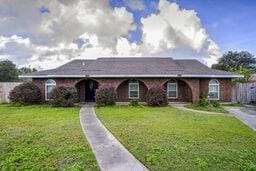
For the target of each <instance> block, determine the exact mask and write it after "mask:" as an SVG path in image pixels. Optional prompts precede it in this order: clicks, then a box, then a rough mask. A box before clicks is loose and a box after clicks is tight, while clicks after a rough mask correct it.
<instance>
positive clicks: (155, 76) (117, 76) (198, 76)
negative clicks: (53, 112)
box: [19, 74, 244, 78]
mask: <svg viewBox="0 0 256 171" xmlns="http://www.w3.org/2000/svg"><path fill="white" fill-rule="evenodd" d="M170 77H174V78H179V77H180V78H243V77H244V76H243V75H209V74H206V75H188V74H186V75H181V74H179V75H37V76H32V75H20V76H19V78H170Z"/></svg>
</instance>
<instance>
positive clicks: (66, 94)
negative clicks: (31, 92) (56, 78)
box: [50, 86, 77, 107]
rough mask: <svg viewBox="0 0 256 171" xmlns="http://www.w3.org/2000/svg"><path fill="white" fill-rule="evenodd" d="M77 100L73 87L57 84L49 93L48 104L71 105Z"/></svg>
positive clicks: (57, 105)
mask: <svg viewBox="0 0 256 171" xmlns="http://www.w3.org/2000/svg"><path fill="white" fill-rule="evenodd" d="M75 102H77V91H76V88H75V87H65V86H59V87H56V88H54V89H53V90H52V92H51V93H50V104H51V105H52V106H55V107H72V106H74V104H75Z"/></svg>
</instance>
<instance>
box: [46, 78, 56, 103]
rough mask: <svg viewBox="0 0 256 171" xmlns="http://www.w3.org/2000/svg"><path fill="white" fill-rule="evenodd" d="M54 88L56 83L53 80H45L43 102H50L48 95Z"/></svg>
mask: <svg viewBox="0 0 256 171" xmlns="http://www.w3.org/2000/svg"><path fill="white" fill-rule="evenodd" d="M55 87H56V82H55V81H54V80H52V79H51V80H47V81H46V82H45V100H50V93H51V91H52V90H53V89H54V88H55Z"/></svg>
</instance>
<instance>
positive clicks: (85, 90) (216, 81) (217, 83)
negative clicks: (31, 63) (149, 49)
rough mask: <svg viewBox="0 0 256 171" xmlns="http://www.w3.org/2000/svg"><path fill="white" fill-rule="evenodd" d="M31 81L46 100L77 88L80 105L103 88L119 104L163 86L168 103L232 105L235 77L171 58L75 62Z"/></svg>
mask: <svg viewBox="0 0 256 171" xmlns="http://www.w3.org/2000/svg"><path fill="white" fill-rule="evenodd" d="M20 77H21V78H32V80H33V82H34V83H35V84H36V85H37V86H38V87H39V88H40V89H41V91H42V98H43V100H49V93H50V92H51V90H52V89H53V88H54V87H55V86H74V87H76V88H77V91H78V95H79V101H80V102H87V101H94V100H95V91H96V89H98V88H99V87H101V86H112V87H114V88H115V89H116V92H117V96H118V98H117V101H119V102H127V101H129V100H130V99H139V101H145V100H146V93H147V91H148V89H150V88H151V87H155V86H161V87H163V88H164V89H165V91H166V93H167V97H168V99H169V101H178V102H196V101H197V100H198V99H199V96H200V95H203V94H204V95H207V94H210V98H211V99H213V100H220V101H223V102H229V101H231V94H232V84H231V78H236V77H242V76H241V75H235V74H233V73H229V72H225V71H220V70H214V69H210V68H208V67H207V66H205V65H203V64H202V63H200V62H199V61H197V60H189V59H188V60H187V59H186V60H178V59H177V60H176V59H172V58H159V57H155V58H145V57H143V58H98V59H96V60H73V61H71V62H69V63H67V64H65V65H63V66H60V67H58V68H56V69H52V70H46V71H40V72H35V73H32V74H30V75H22V76H20Z"/></svg>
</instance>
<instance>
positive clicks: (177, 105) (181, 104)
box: [170, 103, 230, 116]
mask: <svg viewBox="0 0 256 171" xmlns="http://www.w3.org/2000/svg"><path fill="white" fill-rule="evenodd" d="M170 105H171V106H173V107H176V108H178V109H181V110H186V111H191V112H200V113H206V114H213V115H225V116H230V115H228V114H226V113H219V112H209V111H204V110H195V109H190V108H187V107H185V105H186V104H183V103H173V104H170Z"/></svg>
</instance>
